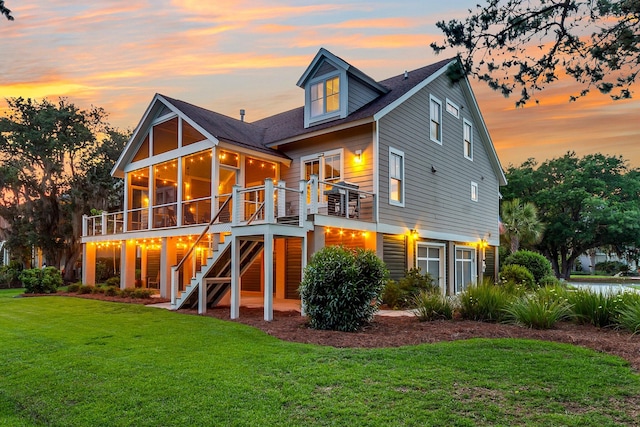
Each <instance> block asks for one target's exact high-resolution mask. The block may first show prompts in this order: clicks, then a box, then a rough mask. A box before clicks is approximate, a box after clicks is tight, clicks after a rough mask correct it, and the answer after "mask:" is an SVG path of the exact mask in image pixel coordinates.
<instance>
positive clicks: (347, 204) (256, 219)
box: [82, 175, 376, 236]
mask: <svg viewBox="0 0 640 427" xmlns="http://www.w3.org/2000/svg"><path fill="white" fill-rule="evenodd" d="M231 199H232V200H233V202H229V200H231ZM212 200H213V201H214V203H213V206H211V201H212ZM180 203H181V206H178V204H177V203H171V204H167V205H162V206H155V207H153V209H149V208H137V209H131V210H129V211H128V212H127V215H125V214H124V212H114V213H106V212H105V213H102V214H101V215H95V216H84V217H83V230H82V231H83V236H99V235H113V234H121V233H127V232H137V231H143V230H148V229H149V225H150V221H149V215H150V213H153V222H152V224H151V225H152V227H153V228H154V229H157V228H175V227H180V226H188V225H206V224H207V223H209V219H210V218H211V210H212V208H213V211H214V212H215V216H214V217H215V219H216V221H215V222H216V223H219V224H229V226H238V225H249V224H260V223H268V224H271V223H276V222H278V221H279V219H284V218H288V219H289V221H288V222H287V223H288V224H294V223H296V221H297V224H298V225H299V226H301V227H302V226H303V225H304V221H305V219H306V216H307V214H319V215H328V216H335V217H342V218H345V219H353V220H361V221H374V218H375V206H376V203H375V194H373V193H371V192H368V191H363V190H360V189H359V188H358V187H357V186H356V185H354V184H350V183H346V182H328V181H319V180H318V177H317V176H315V175H313V176H312V177H311V179H309V180H302V181H300V182H299V185H298V188H289V187H287V186H286V183H285V182H284V181H280V182H278V183H277V184H276V183H274V181H273V180H271V179H267V180H265V184H264V185H260V186H256V187H249V188H243V187H241V186H234V187H233V192H232V193H230V194H220V195H216V196H215V197H214V198H211V197H204V198H201V199H194V200H186V201H182V202H180ZM178 207H180V208H181V212H182V218H181V221H180V222H178V221H177V219H179V218H178V217H179V214H178V212H177V208H178ZM125 218H126V222H127V224H126V227H125Z"/></svg>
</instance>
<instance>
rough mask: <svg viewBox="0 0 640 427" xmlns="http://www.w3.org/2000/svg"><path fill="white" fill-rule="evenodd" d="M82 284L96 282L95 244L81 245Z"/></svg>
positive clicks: (93, 283)
mask: <svg viewBox="0 0 640 427" xmlns="http://www.w3.org/2000/svg"><path fill="white" fill-rule="evenodd" d="M82 284H83V285H95V284H96V245H95V243H84V244H83V245H82Z"/></svg>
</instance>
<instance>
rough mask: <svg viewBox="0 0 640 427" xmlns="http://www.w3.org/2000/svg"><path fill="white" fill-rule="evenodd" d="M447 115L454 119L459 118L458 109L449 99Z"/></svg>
mask: <svg viewBox="0 0 640 427" xmlns="http://www.w3.org/2000/svg"><path fill="white" fill-rule="evenodd" d="M446 109H447V113H449V114H451V115H452V116H453V117H455V118H456V119H459V118H460V107H458V106H457V105H456V104H454V103H453V101H451V100H450V99H449V98H447V106H446Z"/></svg>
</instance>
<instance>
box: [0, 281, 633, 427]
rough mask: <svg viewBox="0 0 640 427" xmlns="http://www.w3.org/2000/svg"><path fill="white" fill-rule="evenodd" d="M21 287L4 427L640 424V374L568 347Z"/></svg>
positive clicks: (6, 327) (6, 323)
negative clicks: (44, 293)
mask: <svg viewBox="0 0 640 427" xmlns="http://www.w3.org/2000/svg"><path fill="white" fill-rule="evenodd" d="M15 294H16V292H14V291H0V364H1V366H2V374H1V375H0V425H2V426H36V425H51V426H160V425H162V426H186V425H241V426H244V425H260V426H262V425H269V426H271V425H274V426H278V425H283V426H285V425H286V426H292V425H294V426H295V425H301V426H302V425H304V426H307V425H336V426H337V425H353V426H360V425H393V426H398V425H451V426H474V425H534V426H535V425H540V426H546V425H567V426H599V427H600V426H612V425H636V423H637V419H636V418H634V416H637V406H638V405H639V404H640V376H638V375H637V374H636V373H634V372H632V371H631V369H630V368H629V366H628V363H626V362H625V361H623V360H622V359H620V358H617V357H613V356H609V355H605V354H601V353H596V352H594V351H591V350H588V349H584V348H580V347H573V346H570V345H566V344H557V343H548V342H537V341H531V340H516V339H499V340H488V339H474V340H468V341H458V342H445V343H439V344H424V345H419V346H407V347H402V348H392V349H369V350H365V349H335V348H331V347H319V346H313V345H303V344H296V343H287V342H282V341H279V340H277V339H275V338H273V337H270V336H268V335H266V334H264V333H263V332H261V331H259V330H257V329H253V328H250V327H248V326H244V325H241V324H237V323H232V322H223V321H220V320H217V319H214V318H210V317H200V316H189V315H182V314H177V313H172V312H169V311H165V310H161V309H155V308H148V307H143V306H139V305H127V304H120V303H107V302H100V301H94V300H85V299H77V298H64V297H39V298H11V297H12V296H14V295H15ZM416 321H417V320H416Z"/></svg>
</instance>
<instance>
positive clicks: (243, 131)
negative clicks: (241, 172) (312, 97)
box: [160, 95, 288, 159]
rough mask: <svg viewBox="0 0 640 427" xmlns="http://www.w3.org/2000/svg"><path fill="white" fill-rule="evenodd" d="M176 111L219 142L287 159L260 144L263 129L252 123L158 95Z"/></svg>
mask: <svg viewBox="0 0 640 427" xmlns="http://www.w3.org/2000/svg"><path fill="white" fill-rule="evenodd" d="M160 96H161V97H162V98H164V99H165V100H167V101H168V102H169V103H170V104H171V105H173V106H174V107H175V108H176V109H178V110H179V111H181V112H182V113H183V114H184V115H186V116H187V117H189V118H190V119H191V120H193V121H194V122H196V123H197V124H198V125H199V126H200V127H201V128H202V129H204V130H205V131H206V132H207V133H208V134H210V135H211V136H214V137H215V138H216V139H218V140H220V141H228V142H231V143H233V144H235V145H241V146H244V147H247V148H250V149H252V150H256V151H259V152H262V153H265V154H271V155H275V156H279V157H282V158H285V159H288V157H287V156H285V155H284V154H282V153H280V152H279V151H277V150H274V149H272V148H268V147H266V146H265V145H264V144H262V140H263V136H264V132H265V129H264V128H263V127H260V126H258V125H256V124H253V123H247V122H243V121H242V120H238V119H234V118H232V117H229V116H225V115H224V114H219V113H216V112H215V111H211V110H207V109H206V108H202V107H198V106H196V105H193V104H189V103H188V102H184V101H180V100H178V99H174V98H170V97H168V96H166V95H160Z"/></svg>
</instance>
